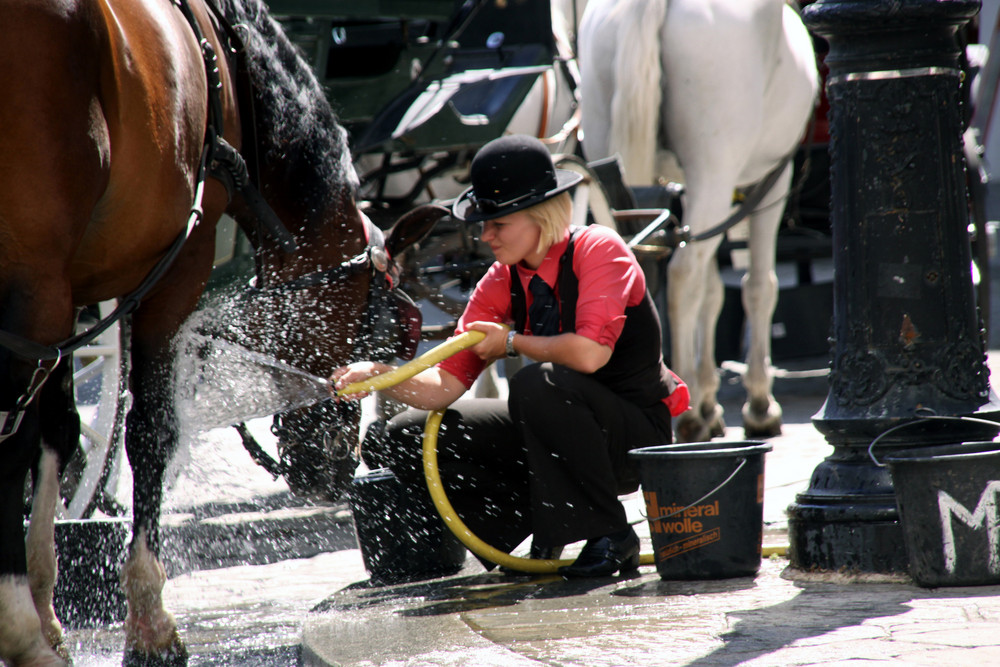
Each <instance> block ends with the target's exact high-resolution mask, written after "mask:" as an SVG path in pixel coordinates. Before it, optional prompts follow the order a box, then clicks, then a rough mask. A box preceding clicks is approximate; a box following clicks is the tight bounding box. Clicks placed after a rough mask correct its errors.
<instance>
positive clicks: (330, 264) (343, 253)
mask: <svg viewBox="0 0 1000 667" xmlns="http://www.w3.org/2000/svg"><path fill="white" fill-rule="evenodd" d="M271 201H272V202H273V203H272V204H271V205H272V208H274V210H275V213H276V214H277V215H278V217H279V219H280V220H282V222H283V223H284V224H285V226H286V227H287V228H288V229H289V231H290V232H291V233H292V235H293V236H294V238H295V242H296V245H297V249H296V250H295V251H294V252H288V251H286V250H284V249H282V248H281V247H280V246H278V244H277V243H276V242H275V240H274V239H273V238H271V237H270V236H267V235H264V236H261V235H260V234H259V233H258V239H259V240H258V247H257V276H258V277H257V280H258V284H259V285H260V286H262V287H263V286H266V285H273V284H280V283H282V282H288V281H290V280H293V279H295V278H299V277H301V276H303V275H306V274H309V273H313V272H319V271H327V270H329V269H332V268H334V267H336V266H338V265H340V264H342V263H343V262H345V261H347V260H349V259H351V258H352V257H355V256H357V255H358V254H359V253H361V252H362V251H363V250H364V248H365V245H366V235H365V229H364V221H363V218H362V217H361V214H360V212H359V211H358V209H357V206H356V205H355V202H354V199H353V197H352V196H351V195H350V194H349V192H347V191H341V192H339V193H337V194H336V195H335V196H331V198H330V201H329V202H328V204H327V205H326V207H325V208H324V209H322V210H320V211H317V212H308V213H303V212H302V211H300V210H296V209H297V208H298V207H296V206H294V205H283V203H284V202H282V201H281V198H280V197H275V198H273V199H272V200H271Z"/></svg>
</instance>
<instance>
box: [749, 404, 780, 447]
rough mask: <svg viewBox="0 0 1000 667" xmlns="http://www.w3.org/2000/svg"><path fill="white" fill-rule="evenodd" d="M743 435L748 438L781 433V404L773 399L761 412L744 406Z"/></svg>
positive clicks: (769, 436) (773, 435)
mask: <svg viewBox="0 0 1000 667" xmlns="http://www.w3.org/2000/svg"><path fill="white" fill-rule="evenodd" d="M743 435H744V437H746V439H747V440H752V439H754V438H774V437H777V436H779V435H781V406H780V405H778V403H777V402H775V401H772V402H771V404H770V405H768V407H767V410H766V411H765V412H764V413H763V414H761V413H759V412H756V411H754V410H751V409H750V404H749V403H747V404H746V405H744V406H743Z"/></svg>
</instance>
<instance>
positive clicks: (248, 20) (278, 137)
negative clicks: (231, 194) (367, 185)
mask: <svg viewBox="0 0 1000 667" xmlns="http://www.w3.org/2000/svg"><path fill="white" fill-rule="evenodd" d="M208 1H209V2H213V1H214V2H215V3H216V4H217V6H218V8H219V10H220V11H221V13H222V14H223V15H224V16H225V17H226V19H227V20H228V21H229V22H230V23H231V24H232V25H233V26H236V28H237V32H238V33H239V34H240V35H241V37H242V38H243V41H244V45H245V47H246V60H247V67H248V70H249V75H250V79H251V82H252V84H253V98H254V99H253V102H254V114H255V116H256V117H255V119H254V121H255V123H254V124H255V129H256V137H255V139H256V150H257V158H258V160H259V164H260V165H261V166H264V165H267V167H268V168H269V169H273V168H274V167H275V166H277V165H280V168H281V170H282V171H283V173H284V180H285V182H284V183H283V186H284V187H286V188H290V189H288V190H285V194H287V195H288V197H289V201H292V202H296V204H297V205H300V206H301V207H302V208H303V210H305V211H308V212H312V213H315V212H318V211H322V210H324V208H325V204H327V203H328V202H329V201H330V200H331V198H333V197H336V196H339V195H341V194H343V193H344V191H345V190H349V191H350V193H351V194H354V192H356V191H357V188H358V178H357V174H356V173H355V171H354V167H353V165H352V163H351V154H350V150H349V148H348V143H347V132H346V130H345V129H344V128H343V126H341V125H340V123H339V122H338V120H337V116H336V114H335V113H334V111H333V108H332V106H331V105H330V102H329V100H328V99H327V97H326V95H325V94H324V92H323V89H322V87H321V86H320V84H319V81H318V80H317V79H316V76H315V74H314V73H313V70H312V68H311V67H310V66H309V64H308V63H307V62H306V61H305V59H304V58H303V56H302V53H301V52H300V50H299V49H298V47H296V46H295V45H294V44H293V43H292V42H291V40H289V39H288V37H287V35H285V32H284V30H282V28H281V26H280V24H279V23H278V22H277V21H276V20H275V19H274V18H273V17H272V16H271V14H270V12H269V11H268V9H267V6H266V5H265V4H264V2H263V1H262V0H208ZM244 131H246V130H244ZM244 151H246V147H244Z"/></svg>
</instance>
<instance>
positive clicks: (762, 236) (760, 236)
mask: <svg viewBox="0 0 1000 667" xmlns="http://www.w3.org/2000/svg"><path fill="white" fill-rule="evenodd" d="M790 180H791V166H790V165H789V166H788V167H787V168H786V170H785V173H784V174H782V176H781V178H779V179H778V182H777V183H775V185H774V188H772V190H771V193H769V194H768V195H767V196H766V197H765V198H764V201H763V202H761V206H760V212H759V213H755V214H754V215H753V216H751V218H750V241H749V245H750V267H749V269H748V270H747V272H746V273H745V274H744V276H743V284H742V296H743V310H744V312H745V313H746V317H747V321H748V322H749V325H750V346H749V349H748V350H747V370H746V374H745V375H744V376H743V386H744V388H745V389H746V391H747V400H746V403H745V404H744V405H743V429H744V432H745V436H746V437H747V438H758V437H766V438H769V437H772V436H776V435H781V417H782V412H781V406H780V405H779V404H778V402H777V401H776V400H775V398H774V394H772V393H771V390H772V387H773V384H774V373H773V370H772V367H771V320H772V318H773V316H774V308H775V306H776V305H777V303H778V278H777V276H776V274H775V271H774V266H775V250H776V242H777V234H778V225H779V224H780V223H781V214H782V206H781V203H782V202H783V201H784V197H785V194H786V193H787V192H788V187H789V183H790Z"/></svg>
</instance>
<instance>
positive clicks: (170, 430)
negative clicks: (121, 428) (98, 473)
mask: <svg viewBox="0 0 1000 667" xmlns="http://www.w3.org/2000/svg"><path fill="white" fill-rule="evenodd" d="M139 347H141V346H137V345H136V344H135V342H133V348H132V375H131V386H132V394H133V405H132V408H131V410H130V411H129V414H128V417H127V430H126V437H125V449H126V452H127V453H128V459H129V465H130V466H131V468H132V476H133V520H132V542H131V544H130V545H129V552H128V557H127V558H126V561H125V564H124V566H123V567H122V571H121V583H122V588H123V590H124V591H125V598H126V600H127V602H128V615H127V617H126V619H125V657H124V659H123V665H151V664H152V665H186V664H187V650H186V649H185V647H184V644H183V642H182V641H181V638H180V635H179V634H178V632H177V623H176V621H175V620H174V617H173V615H172V614H171V613H170V612H169V611H167V609H166V608H165V607H164V604H163V596H162V593H163V586H164V584H165V583H166V580H167V575H166V570H165V569H164V567H163V565H162V563H160V561H159V558H158V555H159V552H160V532H159V520H160V516H159V515H160V506H161V502H162V495H163V480H164V474H165V471H166V466H167V463H168V462H169V459H170V456H171V455H172V454H173V451H174V448H175V447H176V444H177V426H176V424H175V422H174V421H173V415H172V413H171V411H170V407H169V406H170V405H171V403H172V401H171V400H170V397H169V396H168V389H167V387H168V386H169V385H170V382H169V379H170V378H169V373H167V372H166V368H167V362H168V360H167V358H166V356H167V355H166V353H165V352H164V353H161V354H160V355H154V356H153V358H152V359H150V358H148V357H145V358H144V357H143V354H142V351H141V350H140V349H137V348H139ZM158 357H159V361H157V359H158Z"/></svg>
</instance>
